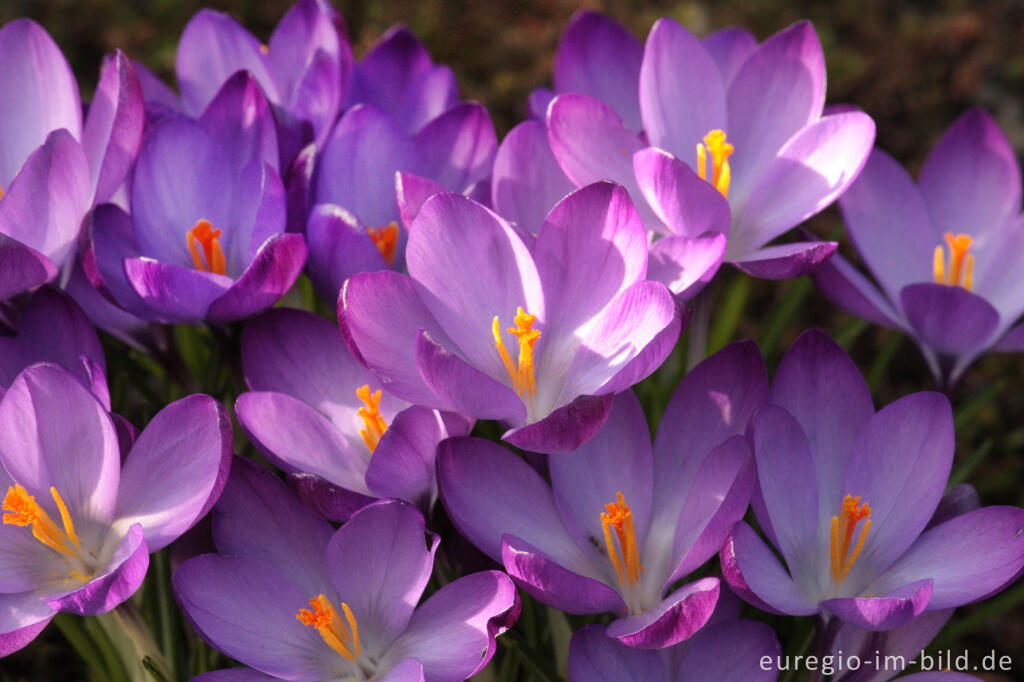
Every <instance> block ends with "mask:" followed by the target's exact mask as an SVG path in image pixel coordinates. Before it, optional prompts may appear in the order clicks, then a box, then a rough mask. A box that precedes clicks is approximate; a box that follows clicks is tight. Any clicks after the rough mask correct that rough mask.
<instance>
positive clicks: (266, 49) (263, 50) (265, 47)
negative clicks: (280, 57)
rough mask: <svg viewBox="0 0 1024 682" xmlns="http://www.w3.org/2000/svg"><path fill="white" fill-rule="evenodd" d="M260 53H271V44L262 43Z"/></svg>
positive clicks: (264, 54)
mask: <svg viewBox="0 0 1024 682" xmlns="http://www.w3.org/2000/svg"><path fill="white" fill-rule="evenodd" d="M260 54H262V55H263V56H266V55H268V54H270V46H269V45H267V44H266V43H260Z"/></svg>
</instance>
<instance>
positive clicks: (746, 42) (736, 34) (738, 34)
mask: <svg viewBox="0 0 1024 682" xmlns="http://www.w3.org/2000/svg"><path fill="white" fill-rule="evenodd" d="M700 43H701V45H703V46H704V49H705V50H707V53H708V55H709V56H710V57H711V59H712V60H714V62H715V65H716V66H717V67H718V72H719V73H720V74H721V75H722V83H723V84H724V85H725V87H726V89H727V90H728V88H729V84H730V83H731V82H732V79H733V78H735V77H736V73H737V72H738V71H739V70H740V67H741V66H743V62H745V61H746V60H747V57H749V56H750V55H751V54H753V52H754V50H756V49H757V38H755V37H754V36H753V34H752V33H751V32H750V31H748V30H746V29H743V28H723V29H720V30H718V31H715V32H714V33H709V34H708V35H706V36H704V38H703V39H702V40H701V41H700Z"/></svg>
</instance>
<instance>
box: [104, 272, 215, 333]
mask: <svg viewBox="0 0 1024 682" xmlns="http://www.w3.org/2000/svg"><path fill="white" fill-rule="evenodd" d="M124 271H125V276H126V277H127V278H128V284H129V285H130V286H131V287H132V289H133V290H134V292H135V294H136V295H137V296H139V298H140V299H141V300H142V301H143V303H144V304H145V305H146V307H147V308H148V309H149V314H148V316H149V317H151V318H153V319H155V320H158V321H161V322H166V323H170V324H173V323H196V322H200V321H202V320H205V319H206V318H207V315H208V314H209V309H210V306H211V305H212V304H213V302H214V301H216V300H218V299H219V298H220V297H221V296H223V295H225V294H226V293H228V291H229V290H230V288H231V286H232V281H231V278H229V277H226V276H224V275H218V274H214V273H210V272H203V271H201V270H194V269H192V268H185V267H182V266H180V265H173V264H170V263H162V262H159V261H155V260H151V259H149V258H129V259H127V260H125V261H124Z"/></svg>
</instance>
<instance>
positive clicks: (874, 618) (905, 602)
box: [821, 580, 932, 632]
mask: <svg viewBox="0 0 1024 682" xmlns="http://www.w3.org/2000/svg"><path fill="white" fill-rule="evenodd" d="M931 596H932V581H931V580H919V581H917V582H914V583H910V584H907V585H904V586H901V587H900V588H898V589H896V590H893V591H892V592H890V593H888V594H886V595H885V596H884V597H848V598H841V599H828V600H826V601H823V602H822V603H821V605H822V607H824V608H826V609H828V610H829V611H831V612H832V613H834V614H835V615H836V616H838V617H839V618H842V619H843V620H844V621H846V622H847V623H850V624H851V625H855V626H857V627H860V628H864V629H865V630H871V631H874V632H878V631H882V630H892V629H893V628H898V627H901V626H903V625H906V624H907V623H909V622H910V621H911V620H913V619H914V618H917V617H918V616H920V615H921V614H922V613H923V612H924V610H925V608H927V606H928V600H929V599H930V598H931Z"/></svg>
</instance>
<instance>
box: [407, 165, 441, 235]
mask: <svg viewBox="0 0 1024 682" xmlns="http://www.w3.org/2000/svg"><path fill="white" fill-rule="evenodd" d="M447 191H448V189H447V188H446V187H445V186H444V185H441V184H439V183H437V182H434V181H433V180H430V179H428V178H424V177H421V176H419V175H413V174H412V173H402V172H399V173H398V174H397V175H396V176H395V199H396V200H397V201H398V213H399V215H400V216H401V217H402V226H403V227H404V228H405V229H406V231H408V230H409V229H410V228H411V227H412V221H413V220H414V219H415V218H416V216H417V215H419V212H420V209H421V208H423V204H425V203H427V199H429V198H430V197H432V196H434V195H435V194H440V193H441V192H447Z"/></svg>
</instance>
